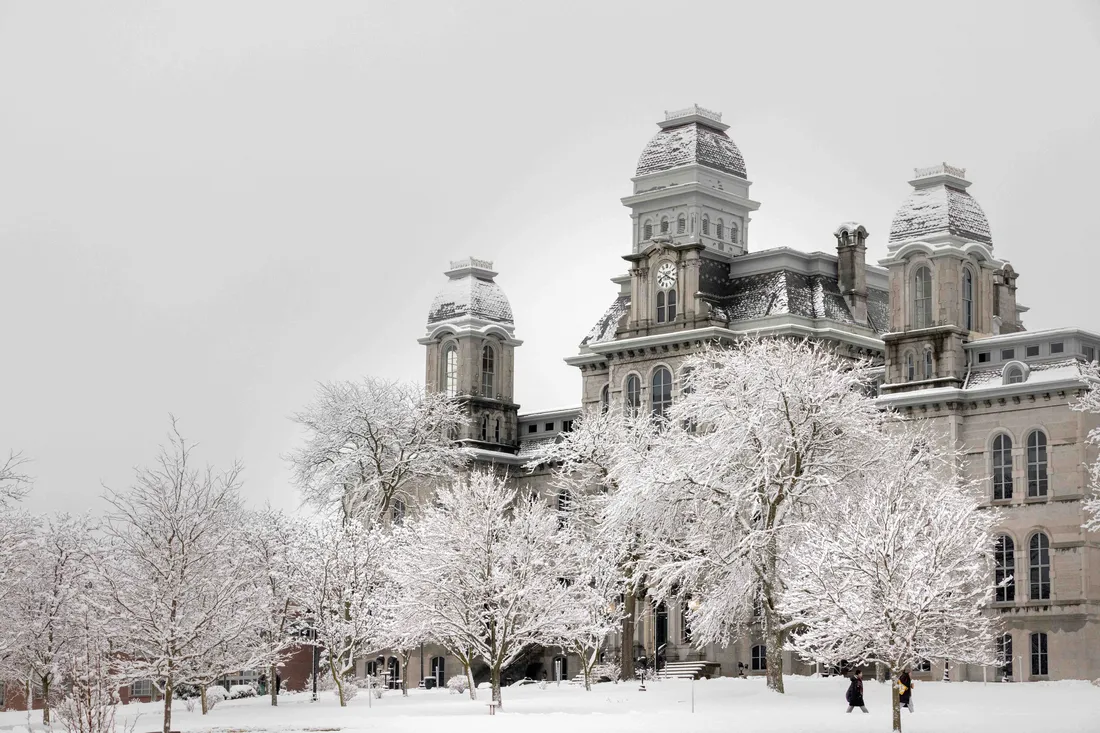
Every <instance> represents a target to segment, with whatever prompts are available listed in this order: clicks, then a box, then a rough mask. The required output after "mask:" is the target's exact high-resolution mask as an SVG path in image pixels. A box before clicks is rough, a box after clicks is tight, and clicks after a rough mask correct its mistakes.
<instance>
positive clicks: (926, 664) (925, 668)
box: [917, 659, 932, 672]
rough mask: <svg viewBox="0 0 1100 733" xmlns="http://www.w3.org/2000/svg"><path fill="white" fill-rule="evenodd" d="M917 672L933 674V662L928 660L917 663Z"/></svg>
mask: <svg viewBox="0 0 1100 733" xmlns="http://www.w3.org/2000/svg"><path fill="white" fill-rule="evenodd" d="M917 671H918V672H931V671H932V662H931V661H929V660H927V659H922V660H920V661H919V662H917Z"/></svg>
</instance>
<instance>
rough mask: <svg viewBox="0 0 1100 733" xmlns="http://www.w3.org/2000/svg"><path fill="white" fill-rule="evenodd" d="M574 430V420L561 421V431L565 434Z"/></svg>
mask: <svg viewBox="0 0 1100 733" xmlns="http://www.w3.org/2000/svg"><path fill="white" fill-rule="evenodd" d="M572 429H573V421H572V420H562V421H561V431H562V432H563V433H568V432H569V431H571V430H572Z"/></svg>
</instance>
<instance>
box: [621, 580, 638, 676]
mask: <svg viewBox="0 0 1100 733" xmlns="http://www.w3.org/2000/svg"><path fill="white" fill-rule="evenodd" d="M636 609H637V596H635V595H634V592H633V591H630V592H628V593H627V594H626V598H625V599H624V602H623V634H622V641H621V643H620V644H619V647H620V648H619V655H620V659H619V664H620V665H621V668H620V670H619V677H621V678H622V679H624V680H632V679H634V613H635V610H636Z"/></svg>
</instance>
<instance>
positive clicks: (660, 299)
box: [657, 290, 665, 323]
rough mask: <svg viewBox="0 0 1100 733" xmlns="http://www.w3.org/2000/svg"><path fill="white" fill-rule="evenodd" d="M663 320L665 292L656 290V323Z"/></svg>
mask: <svg viewBox="0 0 1100 733" xmlns="http://www.w3.org/2000/svg"><path fill="white" fill-rule="evenodd" d="M664 322H665V292H664V291H663V290H659V291H657V323H664Z"/></svg>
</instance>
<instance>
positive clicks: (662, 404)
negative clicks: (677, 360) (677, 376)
mask: <svg viewBox="0 0 1100 733" xmlns="http://www.w3.org/2000/svg"><path fill="white" fill-rule="evenodd" d="M650 401H651V402H652V407H653V410H652V411H653V415H654V417H660V418H663V417H664V416H665V413H666V412H668V408H669V407H671V406H672V373H671V372H669V371H668V369H665V368H664V367H660V368H659V369H658V370H657V371H655V372H653V391H652V394H651V400H650Z"/></svg>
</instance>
